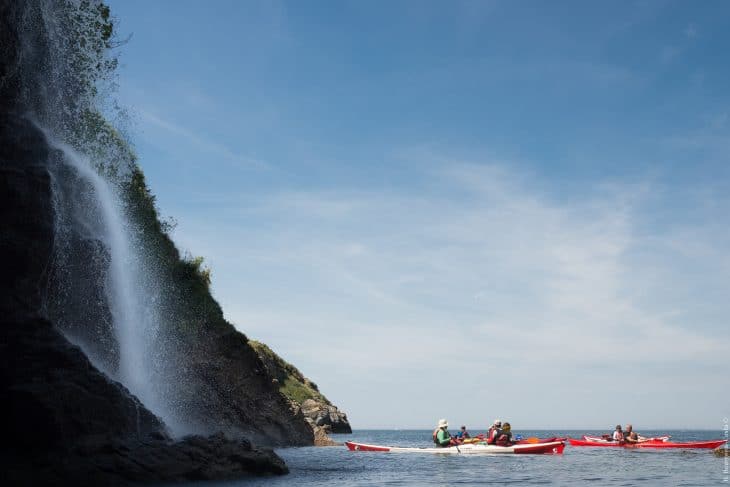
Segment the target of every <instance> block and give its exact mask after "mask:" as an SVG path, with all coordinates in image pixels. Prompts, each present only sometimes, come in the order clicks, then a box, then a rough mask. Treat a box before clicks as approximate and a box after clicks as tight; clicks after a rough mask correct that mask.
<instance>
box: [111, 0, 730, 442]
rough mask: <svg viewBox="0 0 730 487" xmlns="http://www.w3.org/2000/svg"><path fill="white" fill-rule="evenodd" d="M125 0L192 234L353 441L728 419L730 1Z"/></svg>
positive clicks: (124, 94)
mask: <svg viewBox="0 0 730 487" xmlns="http://www.w3.org/2000/svg"><path fill="white" fill-rule="evenodd" d="M110 5H111V7H112V12H113V13H114V15H115V16H116V17H117V20H118V22H117V29H118V34H119V37H120V38H125V37H127V36H128V35H130V34H131V35H132V37H131V39H130V41H129V42H128V43H127V44H126V45H124V46H123V47H121V48H119V53H120V56H121V66H120V69H119V79H118V83H119V88H118V94H117V96H118V98H119V100H120V101H121V103H122V105H123V106H124V107H125V108H126V109H127V110H128V112H129V115H130V120H131V124H130V134H131V137H132V139H133V141H134V143H135V145H136V149H137V152H138V154H139V156H140V164H141V166H142V168H143V169H144V171H145V174H146V175H147V177H148V180H149V184H150V186H151V188H152V190H153V192H154V193H155V194H156V195H157V198H158V203H159V207H160V209H161V211H162V214H163V216H172V217H174V218H175V219H176V220H177V222H178V226H177V229H176V230H175V232H174V238H175V240H176V242H177V243H178V245H179V246H180V247H181V248H182V249H183V250H187V251H189V252H190V253H192V254H194V255H203V256H204V257H205V258H206V261H207V262H208V264H209V265H210V267H211V268H212V271H213V291H214V295H215V297H216V298H217V299H218V300H219V302H220V303H221V305H222V306H223V309H224V312H225V314H226V317H227V318H228V319H229V320H230V321H231V322H233V323H234V324H235V325H236V326H237V327H238V328H239V329H241V330H242V331H243V332H245V333H246V334H247V335H249V336H250V337H252V338H255V339H259V340H261V341H264V342H265V343H267V344H269V345H270V346H271V347H272V348H273V349H274V350H276V351H277V352H278V353H280V354H281V355H282V356H283V357H284V358H286V359H287V360H289V361H291V362H292V363H294V364H295V365H297V367H299V368H300V369H301V370H302V371H303V372H304V373H305V374H306V375H308V376H309V377H310V378H311V379H312V380H314V381H315V382H317V383H318V384H319V386H320V388H321V389H322V390H323V391H324V393H325V394H327V395H328V397H329V398H330V399H331V400H332V401H333V402H334V403H335V404H337V405H338V406H340V407H341V408H342V409H343V410H345V411H346V412H347V413H348V414H349V416H350V419H351V422H352V423H353V425H354V427H355V428H372V427H386V428H391V427H394V428H398V427H402V428H409V427H430V426H432V423H435V421H436V420H437V419H438V418H440V417H444V416H446V417H448V418H449V419H450V421H452V422H454V423H466V424H468V425H471V427H472V428H473V429H478V428H479V427H486V426H487V423H488V422H491V420H492V419H493V418H494V417H501V418H503V419H504V418H508V419H510V420H511V422H512V424H513V425H516V428H517V429H519V428H520V427H524V428H534V427H546V428H557V427H593V428H607V429H610V427H611V425H615V424H617V423H619V422H622V423H624V422H633V423H634V425H635V426H636V427H637V428H639V429H640V428H641V427H643V428H651V427H660V428H670V427H678V428H682V427H690V428H691V427H701V428H709V429H720V428H721V427H722V419H723V417H725V416H728V415H730V387H728V384H730V382H729V381H728V378H727V356H728V352H729V351H730V338H729V336H728V318H727V316H728V315H729V314H730V304H729V302H728V298H727V295H728V294H727V290H728V288H730V277H729V276H730V256H728V253H727V250H728V248H730V229H728V225H727V221H728V219H727V215H728V211H729V210H730V196H728V195H729V194H730V192H729V190H730V156H729V155H728V154H730V90H729V89H728V86H730V63H728V62H727V60H726V58H727V52H728V48H729V47H730V29H729V27H730V25H729V24H730V5H729V4H727V3H726V2H699V3H697V4H694V3H690V2H658V1H657V2H644V1H640V2H610V3H608V2H604V3H598V2H560V3H558V2H527V1H525V2H490V1H468V2H425V1H413V2H405V1H404V2H276V1H262V2H254V1H250V2H237V1H236V2H233V1H232V2H223V1H219V2H211V3H210V4H203V3H201V2H141V1H127V0H125V1H117V0H114V1H111V2H110ZM461 398H465V399H466V400H462V399H461Z"/></svg>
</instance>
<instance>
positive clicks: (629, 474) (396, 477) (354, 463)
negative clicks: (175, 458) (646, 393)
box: [205, 430, 730, 487]
mask: <svg viewBox="0 0 730 487" xmlns="http://www.w3.org/2000/svg"><path fill="white" fill-rule="evenodd" d="M607 432H608V431H605V432H604V431H585V430H583V431H517V433H521V434H522V436H523V437H530V436H540V437H547V436H555V435H557V436H572V437H577V438H579V437H580V436H581V435H583V434H599V435H600V434H602V433H607ZM641 433H643V434H648V435H654V434H656V435H658V434H661V433H667V434H671V435H672V440H674V441H690V440H709V439H720V438H723V435H724V433H723V432H722V431H716V432H714V431H667V430H665V431H647V430H643V431H641ZM430 434H431V432H430V431H355V433H354V434H352V435H335V439H336V440H337V441H346V440H353V441H359V442H363V443H375V444H381V445H397V446H430V444H429V439H430ZM277 452H278V453H279V455H281V457H282V458H284V460H285V461H286V463H287V465H288V466H289V469H290V471H291V473H290V474H289V475H286V476H282V477H274V478H271V477H268V478H262V479H249V480H239V481H235V482H227V483H215V484H205V485H217V486H222V485H225V486H247V487H248V486H264V485H266V486H271V485H274V486H276V485H281V486H283V485H297V486H322V485H343V486H364V485H398V486H401V485H414V486H415V485H490V484H513V485H575V486H578V485H586V484H590V485H612V486H632V485H669V486H673V485H687V486H689V485H693V486H708V485H730V484H729V483H726V482H725V481H724V479H725V476H726V474H724V472H723V470H724V468H725V459H724V458H720V457H717V456H715V455H714V454H713V453H712V450H652V449H625V448H580V447H571V446H567V447H566V448H565V453H564V454H563V455H555V456H554V455H502V456H479V455H438V454H409V453H375V452H351V451H348V450H347V448H345V447H344V446H339V447H319V448H317V447H309V448H286V449H280V450H277Z"/></svg>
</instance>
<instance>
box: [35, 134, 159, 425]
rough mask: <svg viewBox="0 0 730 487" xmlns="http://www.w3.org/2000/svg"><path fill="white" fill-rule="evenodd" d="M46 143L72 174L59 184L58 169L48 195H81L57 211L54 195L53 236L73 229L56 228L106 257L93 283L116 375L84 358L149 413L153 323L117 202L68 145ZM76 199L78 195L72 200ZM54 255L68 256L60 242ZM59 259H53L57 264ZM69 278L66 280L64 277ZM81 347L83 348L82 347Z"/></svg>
mask: <svg viewBox="0 0 730 487" xmlns="http://www.w3.org/2000/svg"><path fill="white" fill-rule="evenodd" d="M46 137H47V138H48V141H49V143H50V145H51V147H53V148H54V149H56V150H58V151H59V153H60V158H61V160H60V161H59V162H60V163H61V164H65V165H67V167H68V168H70V169H71V170H72V173H71V174H67V175H66V177H70V178H71V184H68V182H67V183H66V185H62V184H59V182H58V178H59V176H61V174H63V173H64V172H65V171H64V168H59V170H58V171H56V173H55V174H54V177H55V179H54V189H56V191H57V192H58V191H63V188H64V187H65V186H71V187H75V189H77V190H80V192H81V193H82V194H84V196H85V197H84V198H82V199H81V201H79V199H78V198H77V199H75V200H73V202H72V204H71V205H70V207H67V208H63V207H61V205H59V204H58V203H59V202H60V201H62V200H63V199H64V197H63V195H62V194H59V193H57V194H56V195H55V201H56V203H57V207H56V208H55V210H56V214H57V216H58V217H59V218H58V219H57V229H58V235H69V234H70V233H71V232H73V231H74V229H70V228H62V227H64V225H69V224H70V225H76V226H77V231H79V232H80V233H81V234H82V235H83V238H85V239H94V240H96V241H98V242H100V243H101V244H102V245H103V249H104V250H106V251H107V252H108V254H109V258H108V266H109V267H108V271H107V275H106V279H105V280H104V281H105V282H99V283H97V284H100V285H102V286H103V290H104V294H105V295H106V298H107V303H108V307H109V311H110V313H111V318H112V325H113V331H114V336H115V338H116V340H117V343H118V348H119V350H118V363H117V367H116V369H117V370H116V371H113V370H112V368H111V367H110V365H111V364H109V363H105V361H104V360H103V358H102V357H99V356H98V354H95V353H93V352H88V353H87V354H88V355H89V356H91V357H92V358H93V359H95V362H97V364H98V366H99V367H100V368H102V369H103V370H106V371H107V373H111V374H112V375H113V376H115V378H117V379H118V380H119V381H120V382H122V383H123V384H125V385H126V386H127V388H128V389H130V390H131V391H132V392H133V393H134V394H135V395H137V396H138V397H139V398H140V400H142V402H143V403H145V404H147V405H148V407H151V408H152V409H153V410H154V409H159V408H154V407H153V405H154V404H156V403H159V402H160V401H159V400H158V398H155V395H154V391H153V389H152V388H151V384H150V380H151V374H150V373H149V370H150V362H149V360H148V358H147V353H148V346H149V345H150V344H152V343H154V342H155V340H156V336H155V331H156V322H155V318H156V317H155V316H154V314H153V313H151V312H149V311H148V312H145V310H144V307H143V299H141V297H140V296H139V293H144V292H145V291H144V289H143V288H142V287H140V279H139V277H138V275H137V270H138V268H139V259H138V258H136V257H135V255H134V252H133V249H132V248H131V246H130V241H129V238H128V237H127V233H128V229H129V223H128V222H127V221H126V219H125V217H124V214H123V207H122V204H121V202H120V198H119V197H118V196H117V195H116V194H115V192H114V191H113V190H112V188H111V187H110V185H109V183H108V182H107V181H106V180H105V179H103V178H102V177H101V176H100V175H99V174H98V173H97V172H96V171H95V170H94V169H93V167H92V164H91V161H90V160H89V158H88V157H85V156H83V155H81V154H79V153H78V152H76V151H75V150H74V149H72V148H71V147H70V146H69V145H67V144H65V143H62V142H60V141H58V140H55V139H54V138H53V137H52V136H50V135H49V134H48V132H46ZM77 196H78V195H77ZM79 202H81V203H82V204H83V205H84V208H83V211H78V209H77V208H73V204H77V203H79ZM64 211H72V212H74V216H73V218H70V219H69V218H65V217H64ZM58 240H60V239H57V244H59V247H57V248H58V250H59V251H62V252H63V251H68V250H69V249H68V247H67V246H66V244H67V242H60V241H58ZM63 260H64V259H63V258H62V257H59V258H58V259H56V262H57V263H60V262H62V261H63ZM69 277H70V276H69ZM63 285H66V286H72V285H73V283H71V282H65V283H63ZM82 346H84V344H82Z"/></svg>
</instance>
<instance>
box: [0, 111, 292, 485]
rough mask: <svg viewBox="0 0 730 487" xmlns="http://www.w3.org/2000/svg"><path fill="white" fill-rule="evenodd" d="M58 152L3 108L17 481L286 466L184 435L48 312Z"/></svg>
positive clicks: (12, 448)
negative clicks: (96, 363) (50, 166)
mask: <svg viewBox="0 0 730 487" xmlns="http://www.w3.org/2000/svg"><path fill="white" fill-rule="evenodd" d="M50 152H51V150H50V149H49V147H48V145H47V144H46V143H45V140H44V136H43V134H42V133H41V132H40V131H39V130H38V129H37V128H36V127H35V126H34V125H33V124H31V123H30V122H28V121H27V120H25V119H23V118H21V117H19V116H17V115H14V114H12V113H8V112H1V113H0V225H1V226H2V232H1V233H0V252H1V255H3V256H4V258H5V263H6V267H5V270H4V272H2V273H0V330H1V331H2V340H1V341H0V356H2V357H3V364H2V369H0V393H1V394H2V397H3V399H4V404H5V406H6V408H7V410H6V411H7V413H6V414H7V416H6V417H5V418H4V419H5V424H6V425H7V427H6V430H5V434H4V437H3V442H2V447H0V448H1V449H2V452H1V453H0V454H2V456H3V460H4V462H5V463H6V466H5V467H4V469H3V470H4V472H3V476H4V478H5V480H6V481H7V482H9V483H10V485H18V484H25V485H39V484H43V485H68V484H69V483H70V484H71V485H118V484H127V483H136V482H153V481H155V482H162V481H183V480H192V479H217V478H234V477H238V476H241V475H245V474H250V473H256V474H261V473H275V474H280V473H285V472H286V466H285V465H284V463H283V462H282V461H281V459H279V458H278V457H277V456H276V455H275V454H274V453H273V452H271V451H265V450H258V449H256V448H254V447H252V445H251V443H250V442H249V441H248V440H245V439H235V440H233V439H227V438H225V437H224V436H222V435H217V436H212V437H208V438H203V437H189V438H186V439H184V440H183V441H179V442H174V441H172V440H171V439H170V437H169V435H168V434H167V431H166V429H165V427H164V425H163V424H162V422H161V421H160V419H159V418H157V417H156V416H154V415H153V414H152V413H151V412H149V411H148V410H147V409H146V408H145V407H144V406H143V405H142V404H141V403H140V402H139V401H138V400H137V398H135V397H134V396H132V395H131V394H130V393H129V392H128V391H127V390H126V389H125V388H124V387H123V386H122V385H121V384H119V383H118V382H114V381H112V380H110V379H109V378H108V377H107V376H105V375H104V374H102V373H100V372H99V371H98V370H97V369H95V368H94V367H93V365H92V364H91V363H90V362H89V360H88V359H87V358H86V356H85V355H84V354H83V352H82V351H81V350H80V349H79V348H78V347H76V346H74V345H72V344H71V343H70V342H69V341H68V340H67V339H66V338H65V337H64V336H63V335H62V334H61V333H60V331H59V330H58V329H57V328H55V327H54V326H53V325H52V324H51V323H50V322H48V321H47V320H46V319H44V318H43V317H42V315H43V301H44V295H43V294H44V286H45V283H46V281H47V275H48V269H49V265H50V260H51V256H52V248H53V239H54V227H53V221H54V220H53V205H52V201H51V198H52V192H51V180H50V176H49V172H48V170H47V168H46V167H44V164H43V161H46V160H47V159H48V157H49V154H50Z"/></svg>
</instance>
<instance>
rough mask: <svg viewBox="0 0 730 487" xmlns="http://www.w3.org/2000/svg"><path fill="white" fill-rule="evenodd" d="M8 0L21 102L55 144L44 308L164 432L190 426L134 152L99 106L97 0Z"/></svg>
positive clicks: (105, 21) (102, 33)
mask: <svg viewBox="0 0 730 487" xmlns="http://www.w3.org/2000/svg"><path fill="white" fill-rule="evenodd" d="M18 5H21V4H18ZM13 8H16V9H18V11H19V14H18V17H19V21H20V22H22V23H24V24H25V25H24V27H23V29H21V32H22V36H21V38H20V39H19V43H20V45H21V46H22V49H21V52H19V53H18V55H17V60H18V62H17V66H16V67H15V69H16V71H17V72H18V73H20V74H19V75H18V78H19V79H20V85H21V86H20V91H21V98H22V100H21V106H22V108H23V109H24V110H25V111H26V113H27V116H28V117H29V118H31V119H33V120H35V123H36V125H38V126H39V127H42V130H43V132H44V133H45V134H46V138H47V141H48V144H49V146H50V148H51V149H52V151H51V156H50V159H49V161H46V163H47V166H48V169H49V172H50V174H51V177H52V187H53V190H54V194H53V198H54V211H55V222H56V225H55V232H56V233H55V239H54V260H53V263H52V268H51V270H50V275H49V280H48V289H47V291H46V303H45V310H46V314H47V315H48V317H49V318H50V319H51V321H53V322H54V323H55V324H56V326H58V327H59V328H60V329H61V330H62V331H63V332H64V333H65V334H66V335H67V336H68V337H69V339H71V340H72V341H73V342H75V343H76V344H78V345H79V346H80V347H81V348H82V349H83V350H84V351H85V353H86V354H87V356H88V357H89V358H90V359H91V361H92V362H93V363H94V365H95V366H96V367H97V368H99V369H100V370H102V371H104V372H105V373H107V374H108V375H109V376H111V377H112V378H114V379H116V380H118V381H119V382H121V383H122V384H124V385H125V386H126V387H127V388H128V389H129V390H130V391H131V392H132V393H133V394H135V395H136V396H137V397H138V398H139V399H140V400H141V401H142V402H143V403H144V404H145V406H147V407H148V408H149V409H150V410H151V411H153V412H154V413H156V414H157V415H159V416H160V417H161V418H162V419H163V420H164V421H165V423H166V424H167V425H168V427H170V429H171V430H172V433H174V434H175V433H177V434H184V433H189V432H193V431H194V429H192V428H191V427H190V426H188V425H187V422H186V420H185V417H184V416H185V415H184V414H183V412H182V411H180V410H179V409H180V408H178V407H176V406H175V401H176V399H175V398H176V397H177V392H178V388H177V385H176V383H177V381H176V380H175V377H174V374H175V363H176V361H175V358H176V353H177V348H176V345H175V344H174V343H173V342H174V338H173V337H172V336H169V334H166V333H165V330H166V329H169V327H168V328H166V327H165V326H164V323H163V321H162V320H161V317H162V315H163V314H164V315H166V316H165V318H166V319H168V320H170V319H174V318H172V317H170V316H168V315H169V314H170V313H166V312H163V311H161V306H163V303H164V302H165V299H164V294H165V290H166V286H164V285H163V282H162V280H163V278H162V277H161V274H160V273H159V272H158V269H157V266H156V263H155V260H154V259H153V258H151V257H150V256H149V255H148V254H149V251H148V250H147V249H146V248H145V241H144V235H143V232H142V230H141V229H140V227H139V225H138V224H137V223H136V222H135V221H134V218H132V216H131V215H130V211H129V202H128V195H125V189H124V188H125V185H126V184H128V182H129V181H130V178H131V174H132V171H133V168H134V164H135V162H134V156H133V155H132V153H131V151H130V149H129V148H128V146H127V144H126V143H125V142H124V141H123V139H122V138H121V136H120V135H119V134H118V132H117V131H116V130H115V129H113V128H112V127H111V126H110V125H109V124H108V123H107V122H106V121H105V119H104V117H103V116H102V115H101V114H100V110H99V108H98V107H97V105H99V104H100V102H99V101H98V97H97V94H98V93H99V90H100V89H101V88H100V86H101V85H102V84H103V83H101V81H103V79H104V77H105V76H108V72H107V71H108V70H109V68H110V66H112V68H113V65H114V64H115V63H114V62H113V60H109V59H107V58H106V57H105V54H104V53H105V52H106V48H108V47H109V45H108V41H109V35H110V34H109V32H110V29H111V21H110V20H109V18H108V9H107V8H106V7H105V6H104V5H103V4H101V2H99V1H97V0H29V1H27V2H25V3H23V4H22V6H14V7H13ZM107 28H108V29H109V31H107ZM39 162H41V161H39Z"/></svg>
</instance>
